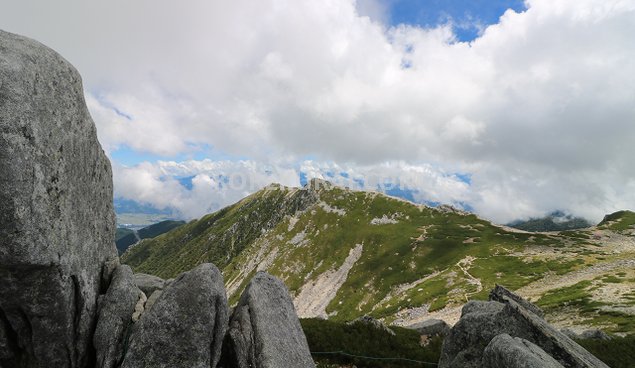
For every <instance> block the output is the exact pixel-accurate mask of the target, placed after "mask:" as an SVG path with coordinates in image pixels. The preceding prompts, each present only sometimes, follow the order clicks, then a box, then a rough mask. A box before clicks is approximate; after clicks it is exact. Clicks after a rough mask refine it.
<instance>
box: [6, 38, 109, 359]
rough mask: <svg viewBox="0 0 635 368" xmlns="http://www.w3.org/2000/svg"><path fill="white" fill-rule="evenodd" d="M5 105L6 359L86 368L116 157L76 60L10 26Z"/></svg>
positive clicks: (105, 247)
mask: <svg viewBox="0 0 635 368" xmlns="http://www.w3.org/2000/svg"><path fill="white" fill-rule="evenodd" d="M0 106H1V107H0V112H1V113H0V173H2V174H1V175H0V208H1V209H2V210H1V211H0V239H1V242H2V243H1V244H2V245H1V246H0V265H1V267H0V321H1V322H0V329H1V330H2V332H0V339H2V340H4V341H2V342H1V343H0V346H3V347H4V348H3V351H2V354H1V355H2V365H3V366H7V367H12V366H21V367H85V366H88V365H89V364H92V362H91V360H92V359H93V358H92V357H91V355H92V352H91V350H92V335H93V331H94V329H95V321H96V316H97V299H98V296H99V294H100V293H102V292H104V291H105V290H104V289H103V287H104V286H105V285H103V283H102V277H104V278H108V277H109V275H102V274H103V273H104V271H105V270H108V268H107V267H106V266H105V265H106V263H107V262H108V261H112V260H114V259H116V257H117V253H116V250H115V247H114V244H113V236H114V232H115V217H114V213H113V204H112V174H111V169H110V163H109V161H108V159H107V158H106V155H105V154H104V152H103V151H102V149H101V146H100V145H99V142H98V141H97V135H96V130H95V125H94V123H93V121H92V119H91V117H90V115H89V113H88V110H87V108H86V105H85V103H84V97H83V90H82V83H81V78H80V76H79V74H78V73H77V71H76V70H75V69H74V68H73V66H71V65H70V64H69V63H68V62H67V61H65V60H64V59H63V58H62V57H60V56H59V55H57V54H56V53H55V52H54V51H52V50H50V49H48V48H47V47H45V46H43V45H41V44H39V43H37V42H35V41H32V40H29V39H27V38H24V37H20V36H17V35H13V34H9V33H5V32H0Z"/></svg>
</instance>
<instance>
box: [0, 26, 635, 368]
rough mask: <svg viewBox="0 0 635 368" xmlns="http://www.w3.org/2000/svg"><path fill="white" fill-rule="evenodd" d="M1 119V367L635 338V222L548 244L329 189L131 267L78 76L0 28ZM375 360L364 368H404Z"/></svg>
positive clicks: (537, 361) (224, 218)
mask: <svg viewBox="0 0 635 368" xmlns="http://www.w3.org/2000/svg"><path fill="white" fill-rule="evenodd" d="M0 106H1V109H0V172H1V173H2V175H1V176H0V206H1V209H2V211H1V212H0V368H51V367H52V368H93V367H95V368H97V367H98V368H117V367H123V368H141V367H148V368H155V367H156V368H168V367H169V368H203V367H205V368H208V367H209V368H216V367H221V368H248V367H252V368H312V367H316V363H315V361H314V359H315V357H316V356H318V355H319V354H320V353H334V352H333V351H331V352H329V351H315V350H313V351H311V345H309V340H308V339H307V335H309V333H308V332H310V333H311V334H310V338H311V343H312V344H314V345H313V346H319V345H318V344H319V343H320V341H322V343H324V342H325V341H326V343H330V344H332V346H333V347H334V349H343V348H341V346H342V345H340V344H343V343H345V342H346V341H345V339H343V338H341V337H342V334H348V333H349V332H351V331H353V332H354V333H356V334H357V335H355V336H356V338H355V339H354V341H350V340H352V339H348V340H349V342H351V343H356V344H358V345H360V344H364V345H366V346H365V348H366V349H368V346H370V344H375V348H374V350H373V351H370V352H368V353H366V354H378V353H380V352H387V353H388V354H391V356H392V357H393V358H391V359H394V357H395V356H396V355H398V356H397V358H398V359H401V361H408V362H410V363H412V362H418V363H421V362H423V361H422V360H412V359H409V358H408V356H409V355H403V354H402V353H401V352H402V351H404V350H405V349H406V348H407V349H408V350H409V354H413V355H415V356H417V357H418V356H422V357H426V358H419V359H432V358H430V357H432V356H435V359H434V361H429V360H428V361H426V362H424V363H425V364H428V365H432V366H439V367H443V368H450V367H452V368H454V367H456V368H459V367H485V368H488V367H489V368H503V367H507V368H509V367H511V368H514V367H519V368H520V367H525V368H534V367H535V368H539V367H543V368H544V367H553V368H560V367H572V368H573V367H576V368H577V367H601V368H604V367H607V365H606V364H605V363H603V362H602V361H600V359H598V358H597V357H596V356H594V355H593V354H591V353H590V352H589V351H587V350H586V349H585V348H583V347H582V346H581V345H579V344H578V343H577V342H575V341H574V340H573V339H572V338H571V336H573V337H575V338H577V335H576V333H575V331H569V330H565V331H561V330H560V327H563V326H569V327H572V328H582V327H584V328H587V327H590V326H593V327H596V328H597V327H601V328H602V329H604V330H605V331H609V332H615V333H625V332H628V331H629V329H631V328H632V325H631V324H632V312H633V311H632V308H633V294H632V284H633V279H634V278H635V276H634V275H633V241H632V232H633V228H632V226H633V223H635V216H633V213H630V212H621V213H616V214H613V215H611V216H608V217H607V218H606V219H605V221H603V222H602V223H601V224H600V225H598V226H597V227H595V228H591V229H587V230H582V231H573V232H565V233H557V234H534V233H525V232H518V231H512V230H510V229H505V228H502V227H499V226H495V225H493V224H491V223H489V222H487V221H484V220H482V219H479V218H477V217H476V216H474V215H470V214H467V213H462V212H458V211H455V210H453V209H451V208H448V207H441V208H437V209H432V208H428V207H424V206H418V205H414V204H412V203H408V202H405V201H401V200H398V199H394V198H389V197H386V196H383V195H379V194H376V193H366V192H354V191H350V190H347V189H343V188H337V187H333V186H331V185H330V184H328V183H326V182H318V181H314V182H312V183H311V184H312V185H311V186H308V187H306V188H284V187H280V186H270V187H268V188H266V189H264V190H263V191H261V192H258V193H256V194H254V195H252V196H250V197H248V198H246V199H244V200H243V201H241V202H239V203H237V204H236V205H234V206H230V207H228V208H225V209H223V210H221V211H219V212H217V213H214V214H211V215H209V216H206V217H204V218H202V219H200V220H198V221H193V222H190V223H189V224H186V225H182V226H180V227H178V228H176V229H174V230H172V231H170V232H168V233H165V234H163V235H160V236H158V237H156V238H154V239H146V240H142V241H141V242H140V243H138V244H137V245H135V246H133V247H132V248H131V249H130V250H128V252H127V253H126V254H125V255H124V257H123V258H122V259H121V260H120V258H119V256H118V254H117V249H116V248H115V231H116V229H115V216H114V212H113V189H112V177H111V175H112V174H111V167H110V162H109V161H108V159H107V158H106V156H105V154H104V152H103V151H102V149H101V146H100V144H99V142H98V140H97V135H96V129H95V125H94V123H93V121H92V119H91V117H90V114H89V113H88V110H87V108H86V104H85V101H84V97H83V89H82V84H81V78H80V76H79V74H78V72H77V71H76V70H75V69H74V68H73V66H72V65H70V64H69V63H68V62H67V61H66V60H64V59H63V58H62V57H61V56H60V55H58V54H57V53H55V52H54V51H53V50H51V49H49V48H47V47H46V46H43V45H42V44H40V43H38V42H36V41H33V40H30V39H28V38H25V37H22V36H18V35H14V34H11V33H6V32H3V31H0ZM122 262H123V263H122ZM124 263H127V264H124ZM498 283H499V284H505V285H507V286H508V287H509V288H510V289H513V290H516V291H517V293H514V292H513V291H512V290H509V289H507V288H504V287H502V286H496V284H498ZM478 299H481V300H478ZM532 301H533V302H535V303H537V305H536V304H534V303H532ZM298 314H299V315H300V316H303V317H311V316H314V317H315V316H317V317H321V318H329V320H324V319H313V320H308V319H307V320H303V321H300V320H299V318H298ZM358 316H363V317H362V318H357V317H358ZM434 316H438V317H441V318H442V319H445V320H446V321H448V322H451V323H450V324H451V325H453V326H452V327H451V328H450V327H449V326H448V325H447V324H446V322H444V321H442V320H431V318H432V317H434ZM545 316H546V318H547V320H545V318H544V317H545ZM353 319H354V320H355V321H354V322H351V323H346V324H339V325H338V324H337V321H350V320H353ZM549 320H552V321H554V322H556V325H555V326H554V325H553V324H550V323H549V322H548V321H549ZM382 322H383V323H382ZM415 322H418V323H415ZM331 323H332V324H331ZM391 323H392V324H393V325H405V324H409V325H411V326H410V327H411V328H412V329H411V330H407V329H403V328H400V327H398V326H389V327H386V324H391ZM329 324H330V325H329ZM327 325H328V326H327ZM311 326H313V327H314V328H312V327H311ZM325 326H327V328H328V330H327V331H330V332H333V333H322V334H321V335H320V333H319V331H318V330H319V329H324V328H325ZM323 331H324V330H323ZM338 331H339V332H338ZM342 331H344V332H343V333H342ZM592 334H593V335H594V336H593V337H594V338H597V339H598V341H600V340H602V339H603V338H604V337H605V336H604V335H603V332H601V331H599V330H594V331H592ZM349 336H350V335H349ZM375 336H381V338H373V337H375ZM404 336H405V337H404ZM613 336H615V335H613ZM412 338H414V340H415V341H414V343H413V339H412ZM625 341H627V340H625ZM628 341H630V340H628ZM403 344H407V345H408V346H404V345H403ZM430 346H435V347H436V350H434V351H433V349H431V348H430ZM335 353H337V352H335ZM428 353H430V354H428ZM435 354H436V355H435ZM363 358H365V359H367V358H368V357H363ZM371 358H372V357H371ZM609 358H613V357H609ZM373 359H380V360H381V359H383V358H376V357H375V358H373ZM376 361H377V360H376ZM381 361H382V362H384V360H381ZM318 364H320V367H322V366H324V365H323V364H330V363H329V362H327V361H319V362H318ZM377 364H378V363H373V364H372V365H371V364H366V363H364V364H363V365H360V366H361V367H394V366H395V365H393V364H392V363H390V362H386V363H382V365H377Z"/></svg>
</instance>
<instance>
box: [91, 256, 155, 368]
mask: <svg viewBox="0 0 635 368" xmlns="http://www.w3.org/2000/svg"><path fill="white" fill-rule="evenodd" d="M143 297H144V296H143V294H142V292H141V290H139V288H137V286H136V285H135V283H134V279H133V276H132V270H131V269H130V267H128V266H125V265H122V266H120V267H117V269H115V272H114V274H113V277H112V282H111V283H110V288H108V292H107V293H106V295H104V296H103V297H102V298H100V301H99V316H98V318H97V328H96V329H95V336H94V337H93V342H94V345H95V350H96V353H97V363H96V367H98V368H114V367H116V366H118V365H119V363H121V360H122V359H123V352H124V343H125V341H126V340H127V339H128V335H129V333H130V331H129V330H130V327H131V325H132V322H133V320H132V315H133V314H134V312H135V306H136V305H137V303H138V302H139V299H142V298H143Z"/></svg>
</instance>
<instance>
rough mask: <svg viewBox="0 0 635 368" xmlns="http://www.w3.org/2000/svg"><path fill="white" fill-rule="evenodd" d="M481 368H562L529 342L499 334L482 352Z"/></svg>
mask: <svg viewBox="0 0 635 368" xmlns="http://www.w3.org/2000/svg"><path fill="white" fill-rule="evenodd" d="M482 367H483V368H563V367H562V364H560V363H558V362H557V361H556V360H555V359H553V358H552V357H551V356H549V354H547V353H545V352H544V350H542V349H541V348H539V347H538V346H536V345H535V344H532V343H531V342H530V341H527V340H525V339H521V338H519V337H511V336H509V335H508V334H500V335H498V336H496V337H494V338H493V339H492V341H490V343H489V345H487V347H486V348H485V351H484V352H483V365H482Z"/></svg>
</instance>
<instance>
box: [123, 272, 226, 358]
mask: <svg viewBox="0 0 635 368" xmlns="http://www.w3.org/2000/svg"><path fill="white" fill-rule="evenodd" d="M227 319H228V307H227V297H226V295H225V287H224V285H223V277H222V275H221V273H220V271H219V270H218V268H216V266H214V265H212V264H209V263H206V264H202V265H200V266H198V267H196V268H195V269H193V270H192V271H189V272H186V273H183V274H181V275H180V276H179V277H177V278H176V279H175V280H174V282H172V283H171V284H170V285H169V286H167V287H166V288H165V289H164V290H163V293H162V294H161V296H160V297H159V299H158V300H157V301H156V302H155V304H154V306H153V307H152V309H150V310H148V311H146V312H145V313H143V314H142V315H141V318H140V319H139V321H138V322H137V324H136V325H135V326H134V327H133V330H132V334H131V336H130V345H129V347H128V351H127V353H126V356H125V358H124V361H123V364H122V367H124V368H136V367H154V368H161V367H165V368H167V367H170V368H172V367H183V368H190V367H192V368H196V367H201V368H202V367H215V366H216V364H217V362H218V360H219V359H220V355H221V347H222V343H223V338H224V336H225V331H226V328H227Z"/></svg>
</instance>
